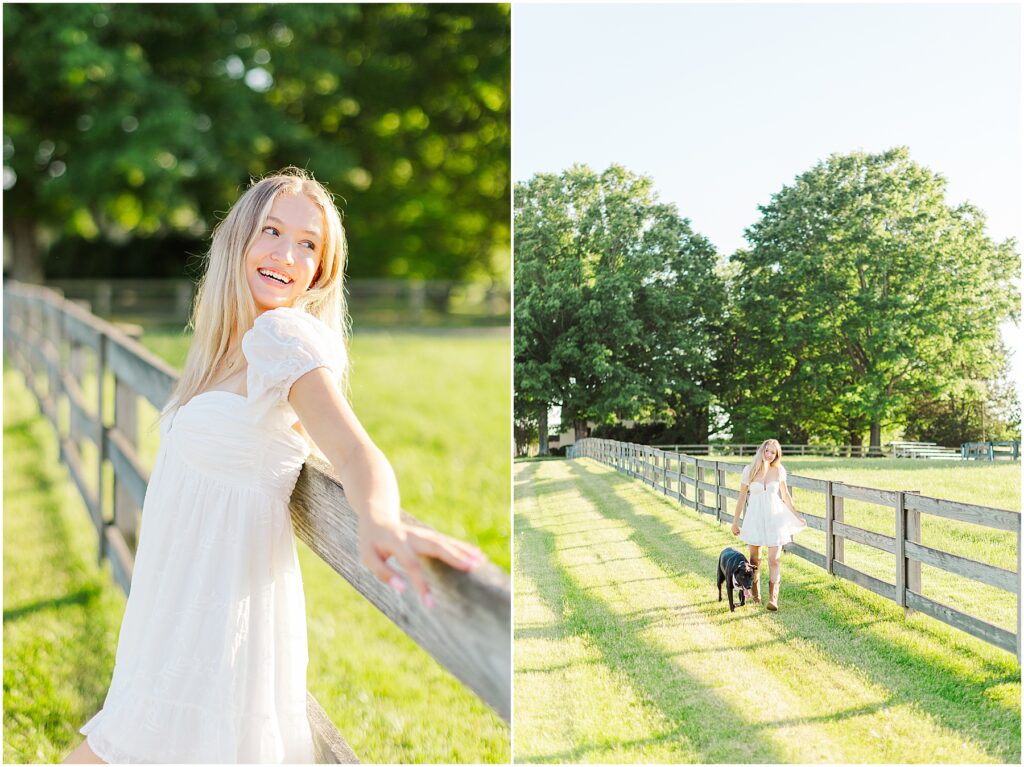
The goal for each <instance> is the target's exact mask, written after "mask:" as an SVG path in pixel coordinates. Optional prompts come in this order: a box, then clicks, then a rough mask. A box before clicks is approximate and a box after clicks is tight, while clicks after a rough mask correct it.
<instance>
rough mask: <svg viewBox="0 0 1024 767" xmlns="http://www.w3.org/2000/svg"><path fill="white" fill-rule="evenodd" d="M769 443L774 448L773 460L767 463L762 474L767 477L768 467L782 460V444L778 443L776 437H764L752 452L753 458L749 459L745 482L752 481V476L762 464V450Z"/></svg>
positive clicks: (758, 470) (776, 464)
mask: <svg viewBox="0 0 1024 767" xmlns="http://www.w3.org/2000/svg"><path fill="white" fill-rule="evenodd" d="M769 445H771V446H772V447H774V448H775V460H774V461H772V462H771V463H770V464H768V468H767V469H765V470H764V475H765V476H766V477H767V476H768V471H769V469H771V468H774V467H775V466H778V465H779V462H780V461H781V460H782V445H780V444H779V441H778V440H777V439H766V440H765V441H764V442H762V443H761V446H760V447H759V448H758V449H757V452H756V453H754V460H753V461H751V462H750V465H749V466H748V467H747V484H750V483H751V482H753V481H754V478H755V477H756V476H757V474H758V472H760V471H761V468H762V467H763V466H764V451H765V449H766V448H767V447H768V446H769Z"/></svg>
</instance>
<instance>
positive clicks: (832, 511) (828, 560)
mask: <svg viewBox="0 0 1024 767" xmlns="http://www.w3.org/2000/svg"><path fill="white" fill-rule="evenodd" d="M835 501H836V499H835V496H833V495H832V482H831V481H830V480H825V571H826V572H827V573H828V574H829V575H834V574H835V568H834V567H832V563H833V562H835V558H836V539H835V532H834V531H833V529H832V523H833V522H834V521H835V518H836V503H835Z"/></svg>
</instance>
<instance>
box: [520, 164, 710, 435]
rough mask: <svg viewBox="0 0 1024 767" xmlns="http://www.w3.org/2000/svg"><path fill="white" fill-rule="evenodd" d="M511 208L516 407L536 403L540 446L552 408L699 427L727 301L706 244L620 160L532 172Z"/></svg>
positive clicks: (572, 416) (575, 416)
mask: <svg viewBox="0 0 1024 767" xmlns="http://www.w3.org/2000/svg"><path fill="white" fill-rule="evenodd" d="M514 210H515V231H516V237H515V285H516V303H515V324H516V333H515V377H516V391H517V408H526V407H532V408H534V412H535V413H536V420H537V421H539V422H540V425H541V434H540V437H541V440H542V441H541V444H542V447H543V446H544V445H545V442H544V439H545V432H546V423H545V419H546V413H547V410H548V408H549V407H550V406H551V405H559V406H561V408H562V421H563V423H566V424H569V423H572V424H575V425H576V427H577V431H580V430H581V429H582V428H583V424H585V422H586V421H588V420H595V421H599V422H605V421H610V420H614V419H625V418H635V417H649V418H650V417H654V418H656V417H664V416H666V415H667V414H672V416H673V417H676V418H685V417H689V418H692V419H694V420H696V421H698V422H701V423H706V412H705V411H706V407H707V404H708V400H709V394H708V392H707V386H706V382H707V379H708V378H709V376H710V375H711V368H712V356H713V355H712V352H711V350H712V349H713V344H712V342H711V340H712V335H713V333H714V330H715V327H716V324H717V322H718V317H719V314H720V312H721V306H722V299H723V294H722V286H721V282H720V280H719V279H718V277H717V275H716V271H715V267H716V261H717V255H716V252H715V250H714V248H713V247H712V245H711V244H710V242H708V240H707V239H706V238H704V237H702V236H701V235H699V234H696V233H694V232H693V231H692V229H691V228H690V225H689V222H688V221H687V220H686V219H684V218H682V217H681V216H680V215H679V214H678V212H677V210H676V208H675V206H673V205H667V204H664V203H661V202H660V201H659V200H658V199H657V195H656V194H655V193H654V191H653V188H652V183H651V180H650V179H648V178H645V177H643V176H637V175H635V174H632V173H630V172H629V171H627V170H626V169H625V168H623V167H621V166H618V165H613V166H611V167H609V168H608V169H607V170H605V171H604V172H603V173H600V174H599V173H595V172H594V171H592V170H591V169H589V168H587V167H586V166H583V165H576V166H573V167H572V168H570V169H569V170H567V171H565V172H563V173H561V174H559V175H554V174H537V175H535V176H534V177H533V178H532V179H530V180H529V181H528V182H525V183H521V184H517V185H516V188H515V201H514ZM517 418H519V419H520V420H521V419H522V418H523V414H522V413H521V412H517ZM705 429H706V427H705Z"/></svg>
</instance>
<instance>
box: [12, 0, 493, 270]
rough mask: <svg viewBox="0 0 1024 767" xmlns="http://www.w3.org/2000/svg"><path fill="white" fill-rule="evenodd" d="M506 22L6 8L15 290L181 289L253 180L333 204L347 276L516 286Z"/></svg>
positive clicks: (424, 9)
mask: <svg viewBox="0 0 1024 767" xmlns="http://www.w3.org/2000/svg"><path fill="white" fill-rule="evenodd" d="M509 22H510V19H509V7H508V6H507V5H483V4H481V5H440V4H439V5H417V4H369V5H360V4H316V5H311V4H294V5H291V4H237V5H233V4H195V5H184V4H183V5H161V4H144V5H142V4H68V5H35V4H21V5H19V4H15V5H11V4H8V5H5V6H4V190H5V191H4V204H5V209H6V215H5V219H4V231H5V234H6V235H7V236H8V237H10V238H11V240H12V242H13V245H14V253H15V260H14V264H13V269H14V273H15V276H18V277H20V278H22V279H39V278H41V277H42V276H43V275H44V270H45V267H46V266H47V264H46V258H45V257H46V255H47V253H53V254H55V256H54V257H55V258H56V257H60V258H61V262H60V263H58V264H54V263H50V264H49V267H50V269H51V271H54V270H57V271H60V272H61V273H63V274H76V275H87V274H90V273H92V274H98V275H104V274H105V275H106V276H112V275H113V274H180V273H181V267H182V264H183V263H184V261H185V259H184V254H185V253H186V252H191V253H196V252H200V251H201V250H202V249H203V244H202V241H203V239H204V237H205V236H206V235H207V234H208V232H209V230H210V228H211V226H212V225H213V224H214V223H215V222H216V220H217V219H218V217H219V216H221V215H223V212H224V211H225V210H226V209H227V207H228V206H229V205H230V204H231V202H232V201H233V200H234V199H235V198H236V197H237V195H238V193H239V191H240V189H241V188H243V187H244V185H245V184H246V182H247V181H248V178H249V177H250V176H259V175H262V174H264V173H266V172H268V171H271V170H274V169H276V168H280V167H282V166H284V165H299V166H304V167H308V168H309V169H310V170H311V171H313V172H314V173H315V175H316V176H317V177H318V178H319V179H321V180H322V181H325V182H327V183H328V184H329V186H330V187H331V189H332V190H333V191H335V192H336V193H337V194H338V195H339V203H340V207H341V208H342V209H343V210H344V212H345V213H346V227H347V230H348V233H349V239H350V245H351V251H352V253H353V259H352V263H351V268H350V273H351V274H352V275H354V276H413V277H423V278H454V279H461V278H468V277H477V276H487V277H491V278H495V279H507V276H508V268H509V264H508V260H509V259H508V256H509V253H508V240H509V228H508V221H509V199H508V197H509V195H508V193H509V181H508V178H509V160H510V126H509V119H510V103H509V92H508V91H509V80H510V69H509V54H510V45H509V43H510V23H509ZM167 243H171V246H170V247H169V248H167V247H164V246H165V245H166V244H167ZM167 250H170V253H166V251H167ZM161 254H165V255H164V257H165V258H167V259H169V262H168V263H164V264H159V263H156V260H157V259H158V258H160V257H161Z"/></svg>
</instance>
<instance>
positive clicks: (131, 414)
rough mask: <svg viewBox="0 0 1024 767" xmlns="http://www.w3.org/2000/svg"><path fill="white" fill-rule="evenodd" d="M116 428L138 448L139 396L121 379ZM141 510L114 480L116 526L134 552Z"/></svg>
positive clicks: (116, 397)
mask: <svg viewBox="0 0 1024 767" xmlns="http://www.w3.org/2000/svg"><path fill="white" fill-rule="evenodd" d="M114 428H116V429H117V430H118V431H119V432H121V434H122V435H123V436H124V438H125V440H126V441H127V442H128V444H129V445H130V446H131V447H132V448H133V449H136V448H138V444H139V429H138V395H137V394H136V393H135V392H134V391H133V390H132V389H131V388H129V387H128V385H127V384H125V383H124V382H123V381H121V380H120V379H118V378H116V377H115V379H114ZM138 513H139V510H138V508H137V507H136V505H135V501H134V499H133V498H132V496H131V493H129V492H128V489H127V488H126V487H125V486H124V483H123V482H119V481H118V480H117V479H116V478H115V479H114V526H115V527H117V528H118V529H119V530H120V531H121V534H122V535H123V536H124V539H125V541H126V542H127V543H128V546H129V547H130V548H131V550H132V551H135V544H136V540H135V537H136V528H137V520H136V518H137V516H138Z"/></svg>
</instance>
